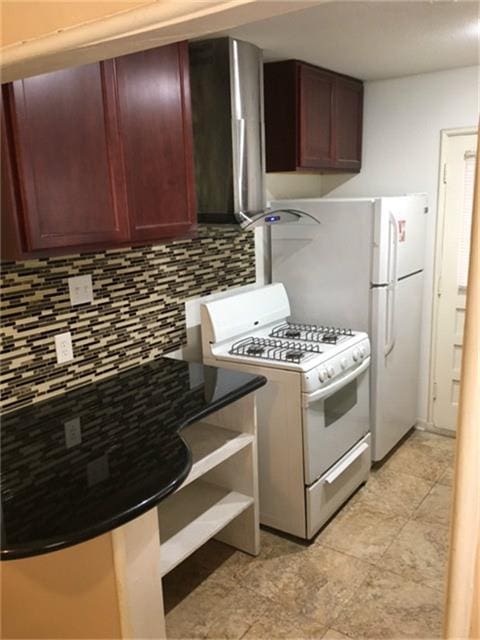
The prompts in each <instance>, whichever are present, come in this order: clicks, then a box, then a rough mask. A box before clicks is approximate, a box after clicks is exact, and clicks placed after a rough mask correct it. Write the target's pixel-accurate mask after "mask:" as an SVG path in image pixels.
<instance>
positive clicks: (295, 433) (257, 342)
mask: <svg viewBox="0 0 480 640" xmlns="http://www.w3.org/2000/svg"><path fill="white" fill-rule="evenodd" d="M289 317H290V305H289V301H288V297H287V294H286V291H285V288H284V287H283V285H282V284H280V283H277V284H273V285H268V286H266V287H262V288H258V289H254V290H251V291H248V292H245V293H241V294H237V295H233V296H227V297H225V298H222V299H219V300H215V301H213V302H210V303H206V304H204V305H202V308H201V319H202V320H201V322H202V347H203V357H204V361H205V363H207V364H216V365H217V366H218V365H221V366H226V367H232V368H239V369H242V370H244V371H250V372H252V373H256V374H260V375H264V376H265V377H266V378H267V379H268V380H269V382H268V384H267V385H266V387H264V388H263V389H262V390H261V391H260V392H259V393H258V395H257V405H258V433H259V485H260V521H261V522H262V523H263V524H266V525H269V526H272V527H275V528H278V529H281V530H283V531H286V532H288V533H291V534H293V535H297V536H300V537H303V538H311V537H312V536H313V535H314V534H315V533H316V531H318V529H319V528H320V527H321V526H322V525H323V524H324V522H325V521H326V520H327V519H328V518H329V517H330V516H331V515H332V514H333V512H334V511H335V510H336V509H338V508H339V507H340V506H341V504H342V503H343V502H344V501H345V499H346V498H348V496H349V495H351V493H352V492H353V491H354V490H355V488H356V487H357V486H358V485H359V484H360V483H361V482H365V480H366V479H367V477H368V472H369V469H370V435H369V430H370V429H369V391H368V372H367V369H368V366H369V363H370V343H369V340H368V336H367V334H366V333H363V332H358V331H353V330H352V329H350V328H338V327H326V326H322V325H321V324H316V323H315V324H312V323H310V324H304V323H299V322H292V321H289V319H288V318H289Z"/></svg>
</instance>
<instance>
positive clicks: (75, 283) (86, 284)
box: [68, 274, 93, 307]
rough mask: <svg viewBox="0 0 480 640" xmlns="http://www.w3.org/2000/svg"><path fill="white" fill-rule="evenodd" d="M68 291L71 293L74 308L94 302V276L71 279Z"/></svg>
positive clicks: (88, 275) (71, 302)
mask: <svg viewBox="0 0 480 640" xmlns="http://www.w3.org/2000/svg"><path fill="white" fill-rule="evenodd" d="M68 290H69V292H70V304H71V305H72V307H73V306H75V305H77V304H85V303H86V302H93V285H92V276H91V275H90V274H87V275H85V276H74V277H73V278H69V279H68Z"/></svg>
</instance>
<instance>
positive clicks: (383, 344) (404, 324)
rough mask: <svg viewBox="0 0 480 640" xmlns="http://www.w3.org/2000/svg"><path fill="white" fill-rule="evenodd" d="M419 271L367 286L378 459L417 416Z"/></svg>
mask: <svg viewBox="0 0 480 640" xmlns="http://www.w3.org/2000/svg"><path fill="white" fill-rule="evenodd" d="M422 290H423V272H420V273H417V274H415V275H412V276H409V277H408V278H405V279H404V280H400V281H399V282H398V283H397V286H396V288H395V293H394V295H395V304H394V305H393V309H392V303H393V300H392V294H391V291H389V289H388V287H378V288H375V289H372V333H371V342H372V365H371V369H370V373H371V386H370V391H371V397H370V400H371V415H372V435H373V453H372V458H373V460H375V461H377V460H381V459H382V458H384V457H385V455H386V454H387V453H388V452H389V451H390V450H391V449H392V448H393V447H394V446H395V445H396V444H397V442H398V441H399V440H400V439H401V438H402V436H403V435H405V433H407V431H408V430H409V429H410V428H411V427H413V426H414V425H415V423H416V420H417V389H418V375H419V372H418V368H419V351H420V323H421V310H422Z"/></svg>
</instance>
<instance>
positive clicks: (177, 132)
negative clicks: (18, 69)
mask: <svg viewBox="0 0 480 640" xmlns="http://www.w3.org/2000/svg"><path fill="white" fill-rule="evenodd" d="M2 89H3V94H4V97H5V99H6V105H5V129H6V135H5V136H4V137H5V138H6V144H5V145H4V147H5V149H3V148H2V155H3V156H5V157H7V159H8V160H9V164H8V166H7V164H6V165H5V169H4V170H3V169H2V183H3V184H2V187H3V188H2V194H4V195H2V226H3V227H8V230H9V232H10V231H12V229H13V225H12V224H11V223H10V222H8V220H9V217H10V218H11V214H8V215H7V208H8V209H9V210H12V208H13V207H12V206H11V204H10V203H11V202H13V204H14V205H15V208H16V211H15V214H14V217H15V220H16V222H17V223H18V230H17V231H16V234H15V235H16V238H17V245H18V246H19V251H18V252H17V253H18V254H19V255H20V256H23V257H28V255H29V254H36V253H37V254H38V253H40V254H42V253H45V252H47V254H48V252H49V251H52V252H65V250H66V249H68V251H69V252H71V251H72V250H81V249H82V248H83V249H86V248H88V249H89V250H90V249H95V248H97V249H103V248H108V247H114V246H119V245H128V244H131V243H139V242H143V243H144V242H149V241H155V240H159V239H165V238H174V237H178V236H180V235H185V234H187V233H188V232H190V231H191V229H192V228H193V227H194V225H195V220H196V209H195V195H194V194H195V190H194V174H193V149H192V124H191V108H190V94H189V78H188V48H187V43H176V44H172V45H168V46H166V47H161V48H157V49H151V50H149V51H144V52H140V53H135V54H131V55H127V56H122V57H120V58H117V59H114V60H107V61H105V62H100V63H95V64H90V65H83V66H80V67H74V68H68V69H62V70H61V71H55V72H53V73H48V74H44V75H41V76H34V77H31V78H26V79H24V80H19V81H17V82H14V83H12V84H8V85H4V87H3V88H2ZM2 122H3V115H2ZM2 126H3V124H2ZM5 154H7V155H5ZM10 161H11V162H10ZM2 164H3V163H2ZM7 200H8V201H9V202H8V203H7ZM7 204H8V207H7ZM4 210H5V211H4ZM13 231H14V230H13ZM10 254H11V252H7V253H6V252H5V251H3V252H2V258H5V257H6V258H7V259H8V258H9V257H10Z"/></svg>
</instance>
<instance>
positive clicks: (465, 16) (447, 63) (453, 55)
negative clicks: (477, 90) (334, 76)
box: [222, 0, 480, 80]
mask: <svg viewBox="0 0 480 640" xmlns="http://www.w3.org/2000/svg"><path fill="white" fill-rule="evenodd" d="M479 6H480V3H479V2H476V1H459V2H451V1H449V0H446V1H441V2H438V1H436V2H435V1H432V2H425V1H416V0H411V1H404V2H396V1H386V2H384V1H378V0H372V1H370V2H364V1H358V0H357V1H355V2H349V1H336V2H327V3H324V4H320V5H318V6H315V7H312V8H308V9H305V10H302V11H297V12H295V13H290V14H288V15H281V16H276V17H273V18H268V19H266V20H261V21H260V22H254V23H251V24H247V25H243V26H240V27H237V28H234V29H230V30H229V31H224V32H222V33H223V34H228V35H232V36H235V37H237V38H239V39H242V40H247V41H248V42H252V43H254V44H256V45H257V46H259V47H260V48H261V49H263V50H264V56H265V59H266V60H267V61H268V60H279V59H287V58H296V59H298V60H304V61H306V62H310V63H313V64H316V65H319V66H323V67H326V68H328V69H333V70H334V71H338V72H341V73H345V74H348V75H352V76H355V77H358V78H361V79H363V80H380V79H384V78H394V77H399V76H405V75H412V74H417V73H426V72H429V71H437V70H441V69H453V68H455V67H463V66H469V65H475V64H479V62H480V60H479V36H480V31H479V22H478V20H479Z"/></svg>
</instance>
